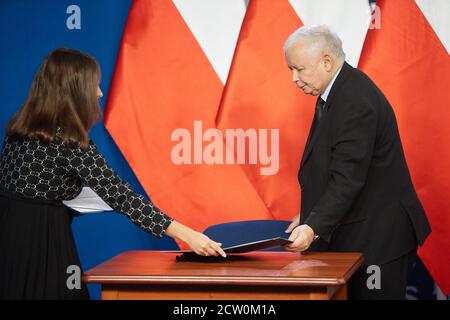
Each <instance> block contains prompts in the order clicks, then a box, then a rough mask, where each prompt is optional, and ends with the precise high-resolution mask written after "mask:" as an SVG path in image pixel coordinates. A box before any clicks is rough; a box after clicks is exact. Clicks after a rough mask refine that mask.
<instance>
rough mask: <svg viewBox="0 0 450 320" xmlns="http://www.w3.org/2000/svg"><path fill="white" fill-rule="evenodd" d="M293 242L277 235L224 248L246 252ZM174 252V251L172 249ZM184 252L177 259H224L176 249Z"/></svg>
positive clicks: (229, 250)
mask: <svg viewBox="0 0 450 320" xmlns="http://www.w3.org/2000/svg"><path fill="white" fill-rule="evenodd" d="M290 243H292V241H291V240H289V239H287V238H283V237H276V238H271V239H263V240H258V241H253V242H246V243H241V244H238V245H235V246H231V247H226V248H223V251H225V253H226V254H236V253H246V252H252V251H256V250H261V249H269V248H274V247H280V246H284V245H287V244H290ZM172 252H173V251H172ZM176 252H179V253H182V255H180V256H178V257H177V261H192V260H214V259H223V258H222V257H214V256H212V257H204V256H200V255H198V254H196V253H195V252H194V251H176Z"/></svg>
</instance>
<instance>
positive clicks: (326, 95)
mask: <svg viewBox="0 0 450 320" xmlns="http://www.w3.org/2000/svg"><path fill="white" fill-rule="evenodd" d="M341 69H342V66H340V68H339V69H338V70H337V71H336V73H335V74H334V76H333V78H332V79H331V81H330V82H329V83H328V85H327V87H326V88H325V90H324V91H323V92H322V94H321V95H320V97H321V98H322V99H323V101H325V102H326V101H327V98H328V95H329V94H330V91H331V87H332V86H333V83H334V81H335V80H336V78H337V76H338V75H339V72H341Z"/></svg>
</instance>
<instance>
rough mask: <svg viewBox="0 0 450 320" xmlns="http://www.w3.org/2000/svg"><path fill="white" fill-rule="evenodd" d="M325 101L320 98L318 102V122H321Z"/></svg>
mask: <svg viewBox="0 0 450 320" xmlns="http://www.w3.org/2000/svg"><path fill="white" fill-rule="evenodd" d="M324 106H325V101H324V100H323V99H322V98H321V97H320V96H319V98H318V99H317V102H316V115H317V121H320V118H322V115H323V111H324V108H323V107H324Z"/></svg>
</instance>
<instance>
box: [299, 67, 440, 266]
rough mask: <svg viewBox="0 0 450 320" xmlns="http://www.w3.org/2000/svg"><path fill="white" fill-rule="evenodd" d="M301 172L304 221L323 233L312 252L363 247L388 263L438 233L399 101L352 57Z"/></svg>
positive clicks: (370, 259) (369, 257) (369, 259)
mask: <svg viewBox="0 0 450 320" xmlns="http://www.w3.org/2000/svg"><path fill="white" fill-rule="evenodd" d="M310 136H311V132H310ZM310 139H311V137H310V138H309V139H308V140H310ZM298 177H299V182H300V186H301V192H302V201H301V216H300V217H301V218H300V221H301V223H302V224H303V223H305V224H308V225H309V226H310V227H311V228H312V229H313V230H314V231H315V233H316V234H318V235H319V240H318V241H316V242H314V243H313V245H312V246H311V248H310V250H313V251H314V250H319V251H322V250H329V251H358V252H363V253H364V255H365V259H366V263H368V264H382V263H385V262H388V261H390V260H393V259H395V258H397V257H399V256H401V255H403V254H405V253H407V252H409V251H411V250H413V249H415V248H417V242H419V243H420V244H423V242H424V241H425V238H426V237H427V236H428V234H429V233H430V231H431V230H430V226H429V223H428V220H427V218H426V215H425V212H424V209H423V207H422V205H421V203H420V201H419V199H418V197H417V194H416V192H415V190H414V187H413V184H412V181H411V177H410V174H409V171H408V167H407V164H406V161H405V156H404V153H403V149H402V145H401V141H400V136H399V132H398V128H397V122H396V119H395V115H394V112H393V110H392V107H391V106H390V104H389V102H388V101H387V99H386V98H385V96H384V95H383V93H382V92H381V91H380V90H379V89H378V88H377V86H376V85H375V84H374V83H373V82H372V81H371V80H370V79H369V77H368V76H367V75H365V74H364V73H363V72H361V71H359V70H358V69H355V68H353V67H351V66H350V65H349V64H347V63H346V62H344V65H343V66H342V69H341V71H340V73H339V75H338V77H337V78H336V80H335V82H334V83H333V86H332V88H331V91H330V94H329V95H328V98H327V101H326V104H325V112H324V113H323V116H322V118H321V120H320V121H319V123H318V126H317V128H316V132H315V134H314V137H313V138H312V139H311V141H308V143H307V145H306V147H305V151H304V153H303V158H302V161H301V166H300V171H299V176H298Z"/></svg>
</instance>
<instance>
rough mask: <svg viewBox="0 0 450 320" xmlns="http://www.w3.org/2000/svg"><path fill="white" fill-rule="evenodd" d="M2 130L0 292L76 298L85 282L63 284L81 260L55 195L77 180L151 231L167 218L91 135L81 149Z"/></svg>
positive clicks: (63, 196)
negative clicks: (117, 169)
mask: <svg viewBox="0 0 450 320" xmlns="http://www.w3.org/2000/svg"><path fill="white" fill-rule="evenodd" d="M60 134H61V130H58V134H57V139H56V140H55V142H54V143H51V144H45V143H43V142H40V141H39V140H30V139H20V138H19V139H18V138H11V137H8V136H7V137H6V138H5V140H4V143H3V149H2V153H1V161H0V299H1V298H4V299H5V298H6V299H8V298H13V299H21V298H25V299H47V298H48V299H71V298H74V299H80V298H87V297H88V295H87V291H86V288H85V287H83V289H82V290H77V289H73V290H69V289H68V288H67V285H66V281H67V277H68V274H67V267H68V266H70V265H78V266H79V265H80V263H79V258H78V254H77V252H76V248H75V243H74V240H73V236H72V231H71V228H70V223H71V218H72V215H71V213H70V210H69V209H67V208H66V207H65V206H64V205H63V204H62V200H70V199H73V198H75V197H76V196H77V195H78V194H79V193H80V192H81V189H82V186H83V184H87V185H88V186H89V187H90V188H92V189H93V190H94V191H95V192H96V193H97V194H98V195H99V196H100V197H101V198H102V199H103V200H104V201H105V202H106V203H107V204H108V205H109V206H110V207H111V208H113V209H114V210H116V211H119V212H122V213H124V214H126V215H127V216H128V217H129V218H130V219H131V220H132V221H133V222H134V223H135V224H137V225H138V226H139V227H141V228H142V229H144V230H145V231H147V232H149V233H151V234H152V235H154V236H155V237H158V238H160V237H162V236H163V234H164V232H165V230H166V229H167V227H168V226H169V224H170V223H171V221H172V219H171V218H170V217H169V216H167V215H166V214H164V213H163V212H161V211H160V210H159V209H158V208H157V207H156V206H155V205H154V204H153V203H152V202H151V201H148V200H146V199H145V198H144V197H143V196H142V195H139V194H136V193H135V192H133V190H132V189H131V187H130V185H129V184H128V183H126V182H124V181H122V180H121V179H120V178H119V177H118V176H117V174H116V173H115V172H114V171H113V170H112V169H111V167H110V166H109V165H108V164H107V162H106V160H105V158H104V157H103V156H102V155H101V154H100V152H99V151H98V149H97V147H96V146H95V145H94V144H93V143H92V142H91V144H90V145H89V147H88V148H87V149H86V150H83V149H81V148H70V147H67V146H65V145H64V144H63V143H62V142H61V139H60Z"/></svg>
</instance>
